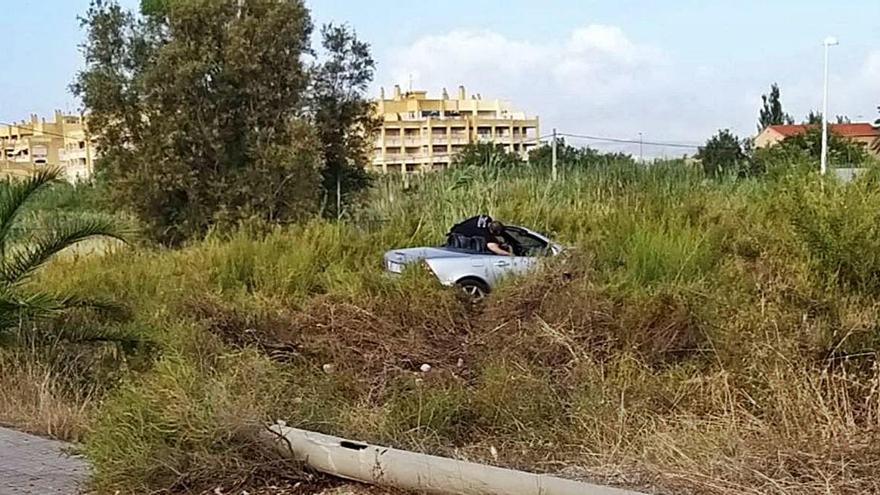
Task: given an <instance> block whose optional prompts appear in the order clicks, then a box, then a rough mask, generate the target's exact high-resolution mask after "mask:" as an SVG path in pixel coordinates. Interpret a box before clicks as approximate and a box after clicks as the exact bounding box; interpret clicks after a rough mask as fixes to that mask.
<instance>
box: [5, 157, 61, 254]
mask: <svg viewBox="0 0 880 495" xmlns="http://www.w3.org/2000/svg"><path fill="white" fill-rule="evenodd" d="M59 176H60V171H59V170H58V169H55V168H49V169H46V170H40V171H37V172H36V173H35V174H34V175H32V176H30V177H28V178H27V179H25V180H21V181H12V180H9V181H7V183H6V184H5V187H3V188H2V189H0V254H2V253H4V252H5V250H6V242H7V240H8V239H9V231H10V230H11V229H12V225H13V223H15V219H16V217H17V216H18V214H19V212H21V210H22V208H23V207H24V205H25V204H26V203H27V202H28V200H29V199H30V198H31V197H33V196H34V194H36V193H37V192H39V191H40V189H43V188H44V187H47V186H48V185H49V184H51V183H53V182H55V181H57V180H58V177H59Z"/></svg>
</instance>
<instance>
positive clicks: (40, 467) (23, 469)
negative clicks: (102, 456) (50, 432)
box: [0, 428, 88, 495]
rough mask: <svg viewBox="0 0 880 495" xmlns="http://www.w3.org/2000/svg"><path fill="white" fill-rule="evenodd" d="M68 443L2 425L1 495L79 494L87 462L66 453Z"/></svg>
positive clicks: (0, 433) (0, 439)
mask: <svg viewBox="0 0 880 495" xmlns="http://www.w3.org/2000/svg"><path fill="white" fill-rule="evenodd" d="M66 447H67V444H65V443H63V442H57V441H55V440H47V439H45V438H40V437H35V436H33V435H27V434H25V433H20V432H17V431H14V430H9V429H6V428H0V495H76V494H77V493H79V486H80V484H81V483H83V482H85V479H86V477H87V475H88V465H87V464H86V461H85V460H83V459H81V458H78V457H72V456H68V455H67V454H65V453H64V449H65V448H66Z"/></svg>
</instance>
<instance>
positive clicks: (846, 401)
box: [38, 163, 880, 494]
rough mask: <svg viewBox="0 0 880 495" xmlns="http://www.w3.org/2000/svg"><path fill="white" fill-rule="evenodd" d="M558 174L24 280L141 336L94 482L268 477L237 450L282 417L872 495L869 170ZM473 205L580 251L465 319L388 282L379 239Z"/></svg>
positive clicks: (376, 204) (601, 464)
mask: <svg viewBox="0 0 880 495" xmlns="http://www.w3.org/2000/svg"><path fill="white" fill-rule="evenodd" d="M564 177H565V180H564V181H559V182H556V183H551V182H550V181H549V180H548V177H547V176H546V174H545V172H542V171H539V170H528V169H525V170H506V171H498V170H487V169H467V168H460V169H455V170H452V171H450V172H449V173H444V174H439V175H435V176H430V177H425V178H422V179H420V180H415V181H413V182H412V183H411V184H410V186H409V187H404V184H402V183H401V182H400V181H399V180H398V179H397V178H390V177H389V178H385V179H383V180H382V181H380V183H379V184H378V186H377V187H376V189H375V191H374V197H373V198H372V199H371V201H370V202H369V204H368V206H367V207H366V208H365V209H364V210H362V211H360V212H358V213H357V215H354V216H353V217H352V218H351V219H349V220H348V221H346V222H342V223H335V224H334V223H327V222H324V221H314V222H311V223H307V224H304V225H300V226H295V227H289V228H283V229H277V230H274V231H271V232H268V233H265V234H261V235H255V234H251V233H248V232H247V231H241V232H238V233H233V234H228V235H219V234H218V235H212V236H210V237H209V238H207V239H205V240H203V241H200V242H196V243H193V244H191V245H189V246H187V247H184V248H182V249H179V250H174V251H169V250H161V249H152V250H150V249H139V250H127V251H120V252H115V253H111V254H109V255H107V256H103V257H101V258H92V259H75V260H64V261H61V262H59V263H57V264H55V265H54V266H53V267H51V269H50V270H49V271H47V272H46V273H44V274H43V275H42V277H41V278H40V280H39V281H38V282H39V283H40V284H45V285H46V286H51V287H57V288H58V289H59V290H65V289H67V288H69V287H73V286H76V287H79V289H80V290H86V291H89V292H90V293H94V294H96V295H98V296H101V295H103V296H107V297H115V298H117V299H120V300H123V301H127V302H129V303H130V304H131V305H132V306H133V307H135V308H136V311H135V314H134V316H133V319H132V320H131V321H129V322H127V323H125V330H126V331H129V332H133V333H138V334H140V335H144V336H148V337H149V338H150V339H152V340H154V341H155V342H157V344H158V346H159V354H158V357H155V358H154V357H153V356H154V355H148V356H145V357H143V360H144V361H145V362H146V363H152V365H151V366H148V367H147V368H146V370H145V371H130V372H126V373H125V374H124V375H123V376H124V378H123V379H122V385H121V386H119V387H118V388H117V389H115V390H114V391H112V392H110V393H109V394H108V395H106V396H104V395H102V396H101V400H100V407H99V412H98V414H97V415H96V416H95V417H96V418H99V419H98V420H97V421H96V422H95V423H93V424H92V429H93V432H92V433H91V434H90V435H89V436H88V438H87V445H88V451H89V452H90V454H91V456H92V458H93V460H94V461H95V467H96V477H95V486H96V487H98V488H100V489H101V490H103V491H106V492H113V491H114V490H120V491H121V492H123V493H125V492H130V493H138V492H144V491H149V490H157V489H184V488H185V489H195V488H199V487H203V486H204V485H205V483H206V482H207V481H212V482H213V481H218V480H219V481H227V482H228V483H230V484H234V483H236V482H237V481H241V480H242V479H246V478H248V477H254V476H266V475H268V474H267V471H268V472H269V473H273V472H274V473H278V472H282V471H283V470H284V469H280V468H279V467H278V466H276V465H275V464H272V463H271V462H268V461H267V458H265V457H262V455H263V454H262V453H261V452H259V451H258V450H255V449H256V444H255V443H254V441H253V433H254V432H255V431H256V429H257V428H258V427H259V425H260V424H261V422H263V421H270V420H274V419H277V418H283V419H285V420H287V421H288V422H289V423H292V424H295V425H300V426H303V427H307V428H311V429H316V430H320V431H325V432H329V433H334V434H339V435H350V436H354V437H358V438H363V439H366V440H372V441H377V442H382V443H387V444H391V445H397V446H400V447H404V448H413V449H418V450H423V451H429V452H434V453H440V454H447V455H454V456H459V457H466V458H470V459H474V460H478V461H485V462H490V463H495V464H501V465H506V466H513V467H520V468H525V469H531V470H537V471H551V472H561V473H563V474H565V475H569V476H583V477H587V478H592V479H597V480H600V481H607V482H609V483H616V484H623V485H631V486H646V485H651V486H655V487H658V489H659V490H660V491H661V492H664V493H678V492H681V491H687V492H689V493H701V494H702V493H706V494H709V493H712V494H714V493H731V492H736V493H780V494H795V493H798V494H801V493H816V494H818V493H829V492H831V493H869V492H877V491H878V490H880V486H878V481H877V479H876V475H875V473H876V470H877V468H878V466H880V450H878V448H877V445H878V443H876V441H875V440H876V439H877V436H878V433H880V393H878V390H880V371H878V370H880V366H878V364H877V360H876V352H877V346H878V345H880V344H878V340H877V335H878V333H877V326H876V321H877V318H878V316H880V314H878V311H880V304H878V302H880V301H878V299H877V297H878V294H877V291H876V288H877V287H876V283H875V275H876V274H875V272H876V269H877V267H876V266H875V263H874V260H875V259H876V253H875V251H876V250H875V243H876V242H877V240H876V238H875V237H876V231H875V229H874V226H873V224H874V223H875V219H874V217H875V214H874V211H873V209H871V207H870V205H872V204H873V205H876V204H878V201H880V191H878V190H876V189H875V188H874V187H872V186H871V185H870V183H869V182H868V179H865V182H860V183H856V184H852V185H849V186H840V185H836V184H834V183H832V182H825V181H822V180H820V179H819V178H818V177H817V176H804V175H797V174H794V175H787V176H786V175H782V176H780V177H777V178H774V179H772V180H766V179H748V180H735V179H725V180H721V181H715V180H706V179H705V178H704V177H703V176H702V174H701V172H700V171H699V170H697V169H691V168H686V167H684V166H682V165H681V164H679V163H670V164H662V163H661V164H658V165H656V166H653V167H650V168H642V167H639V166H636V165H633V164H629V163H622V164H619V165H611V166H608V167H604V168H588V169H578V170H574V169H571V170H566V173H565V174H564ZM478 212H487V213H490V214H492V215H493V216H495V217H497V218H499V219H501V220H504V221H506V222H509V223H514V224H521V225H526V226H529V227H532V228H534V229H537V230H540V231H544V232H546V233H548V234H550V235H552V236H554V237H555V238H556V239H558V240H559V241H560V242H562V243H564V244H566V245H569V246H572V247H574V248H575V249H574V250H573V251H572V252H571V254H570V256H569V257H567V258H566V259H564V260H560V261H559V262H556V263H554V262H551V263H549V265H548V266H547V267H546V269H544V270H542V271H541V272H540V273H536V274H534V275H533V276H530V277H526V278H523V279H519V280H515V281H511V282H510V283H508V284H506V285H505V286H503V287H502V288H501V289H500V290H499V291H497V292H496V293H495V294H493V295H492V297H491V298H490V299H489V301H488V302H487V303H486V304H485V305H484V306H483V307H481V308H476V309H474V308H470V307H466V306H463V305H461V304H460V303H459V301H457V299H456V298H455V296H454V295H453V294H451V293H450V292H449V291H446V290H443V289H442V288H440V287H437V286H436V283H435V282H434V281H433V280H432V279H431V277H430V276H429V275H427V274H425V273H422V272H420V271H418V270H412V271H409V272H408V273H406V274H404V276H403V277H401V278H400V279H398V280H389V279H388V278H386V277H385V276H384V275H383V273H382V271H381V266H380V264H379V260H380V258H381V254H382V252H383V251H385V250H386V249H388V248H391V247H395V246H415V245H423V244H426V243H427V244H430V243H438V242H441V240H442V239H443V235H444V234H445V232H446V230H447V229H448V227H449V226H450V225H451V224H453V223H454V222H456V221H458V220H460V219H461V218H463V217H466V216H470V215H472V214H475V213H478ZM562 272H566V273H569V274H571V276H570V277H562ZM108 324H109V323H108ZM425 363H427V364H430V365H431V366H432V368H431V371H429V372H427V373H425V372H422V371H420V367H421V365H422V364H425ZM133 367H134V366H133ZM267 466H268V468H269V469H266V467H267Z"/></svg>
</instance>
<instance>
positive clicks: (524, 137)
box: [373, 86, 539, 173]
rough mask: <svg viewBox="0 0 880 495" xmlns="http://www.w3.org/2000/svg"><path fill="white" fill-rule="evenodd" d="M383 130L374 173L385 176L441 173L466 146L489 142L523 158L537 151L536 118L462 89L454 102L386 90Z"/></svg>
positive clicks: (380, 110) (381, 107)
mask: <svg viewBox="0 0 880 495" xmlns="http://www.w3.org/2000/svg"><path fill="white" fill-rule="evenodd" d="M376 109H377V112H378V114H379V117H380V118H381V121H382V125H381V128H380V129H379V133H378V135H377V137H376V144H375V149H374V153H375V154H374V156H373V169H374V170H375V171H378V172H383V173H389V172H392V173H404V172H427V171H433V170H443V169H445V168H447V167H448V166H449V164H450V163H451V161H452V157H453V156H454V155H455V154H456V153H458V152H459V151H461V150H462V149H463V148H464V147H465V146H466V145H467V144H470V143H476V142H491V143H495V144H496V145H497V146H503V147H504V148H505V149H506V150H507V151H510V152H512V153H518V154H520V155H522V156H523V157H525V156H526V154H527V153H528V152H529V150H530V149H532V148H534V147H536V146H537V145H538V144H539V143H538V136H539V124H538V117H528V116H527V115H526V114H525V113H524V112H520V111H515V110H514V109H513V108H512V107H511V104H510V103H509V102H506V101H502V100H497V99H493V100H488V99H487V100H484V99H483V98H482V96H481V95H479V94H476V95H471V96H470V97H468V95H467V94H466V93H465V88H464V87H463V86H459V88H458V94H457V95H456V97H455V98H450V97H449V94H448V93H447V92H446V90H445V89H444V90H443V94H442V96H441V97H440V98H429V97H428V94H427V92H426V91H407V92H401V90H400V86H395V87H394V93H393V94H392V95H391V98H386V97H385V91H384V89H383V90H382V93H381V95H380V98H379V100H378V101H377V105H376Z"/></svg>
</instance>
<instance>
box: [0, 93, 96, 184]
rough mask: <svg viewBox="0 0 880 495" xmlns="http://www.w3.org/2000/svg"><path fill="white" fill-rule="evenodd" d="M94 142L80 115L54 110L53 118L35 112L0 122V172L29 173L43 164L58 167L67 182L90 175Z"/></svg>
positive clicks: (6, 173) (92, 168)
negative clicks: (40, 116) (7, 123)
mask: <svg viewBox="0 0 880 495" xmlns="http://www.w3.org/2000/svg"><path fill="white" fill-rule="evenodd" d="M94 160H95V146H94V143H93V142H92V140H91V139H90V137H89V134H88V128H87V126H86V124H85V121H84V118H83V117H82V116H81V115H64V114H63V113H62V112H61V111H59V110H56V111H55V115H54V120H52V121H46V119H40V118H38V117H37V116H36V115H31V116H30V119H29V120H22V121H21V122H18V123H13V124H11V125H5V124H4V125H0V173H2V174H3V175H4V176H10V175H25V174H30V173H32V172H33V171H34V170H38V169H40V168H45V167H58V168H60V169H61V170H62V172H63V173H64V177H65V179H67V180H68V181H69V182H78V181H81V180H86V179H88V178H89V177H91V175H92V173H93V172H94Z"/></svg>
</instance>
